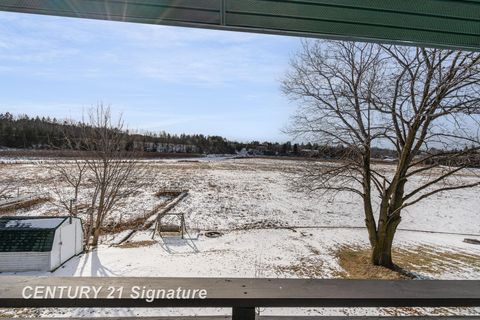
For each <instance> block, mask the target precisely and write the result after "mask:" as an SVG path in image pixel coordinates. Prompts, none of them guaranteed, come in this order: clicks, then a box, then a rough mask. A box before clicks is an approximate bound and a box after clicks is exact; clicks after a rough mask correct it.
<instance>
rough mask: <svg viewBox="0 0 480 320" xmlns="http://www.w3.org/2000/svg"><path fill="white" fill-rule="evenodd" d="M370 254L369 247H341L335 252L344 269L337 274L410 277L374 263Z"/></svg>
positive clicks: (358, 277) (387, 278) (340, 275)
mask: <svg viewBox="0 0 480 320" xmlns="http://www.w3.org/2000/svg"><path fill="white" fill-rule="evenodd" d="M370 254H371V253H370V249H369V248H361V247H353V246H342V247H340V248H339V249H338V250H337V251H336V252H335V256H336V257H337V259H338V263H339V264H340V267H342V269H343V271H340V272H338V273H337V274H336V276H338V277H339V278H344V279H385V280H400V279H408V278H407V277H406V276H404V275H401V274H400V273H398V272H396V271H393V270H390V269H387V268H384V267H379V266H374V265H372V263H371V262H370Z"/></svg>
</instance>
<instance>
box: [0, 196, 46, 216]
mask: <svg viewBox="0 0 480 320" xmlns="http://www.w3.org/2000/svg"><path fill="white" fill-rule="evenodd" d="M51 200H52V199H51V198H48V197H41V198H35V199H31V200H28V201H24V202H21V203H15V204H12V205H10V206H6V207H2V208H0V215H1V214H7V213H12V212H15V211H17V210H20V209H29V208H32V207H34V206H37V205H40V204H43V203H46V202H49V201H51Z"/></svg>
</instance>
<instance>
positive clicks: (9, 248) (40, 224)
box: [0, 217, 83, 272]
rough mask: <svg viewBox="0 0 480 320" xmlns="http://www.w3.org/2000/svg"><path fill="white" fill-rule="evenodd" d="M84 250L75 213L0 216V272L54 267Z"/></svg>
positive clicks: (79, 223)
mask: <svg viewBox="0 0 480 320" xmlns="http://www.w3.org/2000/svg"><path fill="white" fill-rule="evenodd" d="M82 251H83V230H82V221H81V220H80V218H75V217H0V272H20V271H53V270H55V269H57V268H58V267H60V266H61V265H62V264H63V263H64V262H65V261H67V260H69V259H70V258H72V257H73V256H75V255H77V254H79V253H81V252H82Z"/></svg>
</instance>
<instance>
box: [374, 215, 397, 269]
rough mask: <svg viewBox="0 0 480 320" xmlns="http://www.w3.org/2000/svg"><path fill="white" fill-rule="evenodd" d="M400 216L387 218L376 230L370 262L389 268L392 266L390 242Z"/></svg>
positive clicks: (391, 242)
mask: <svg viewBox="0 0 480 320" xmlns="http://www.w3.org/2000/svg"><path fill="white" fill-rule="evenodd" d="M399 223H400V217H399V216H397V217H395V218H392V219H389V220H388V221H387V222H386V223H385V224H384V225H383V226H382V228H381V230H379V231H378V232H377V237H376V238H377V241H376V243H375V245H374V246H373V248H372V263H373V264H374V265H376V266H382V267H386V268H389V269H393V268H394V264H393V261H392V244H393V238H394V236H395V232H396V231H397V227H398V224H399Z"/></svg>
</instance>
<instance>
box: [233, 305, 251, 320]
mask: <svg viewBox="0 0 480 320" xmlns="http://www.w3.org/2000/svg"><path fill="white" fill-rule="evenodd" d="M232 320H255V308H253V307H233V308H232Z"/></svg>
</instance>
